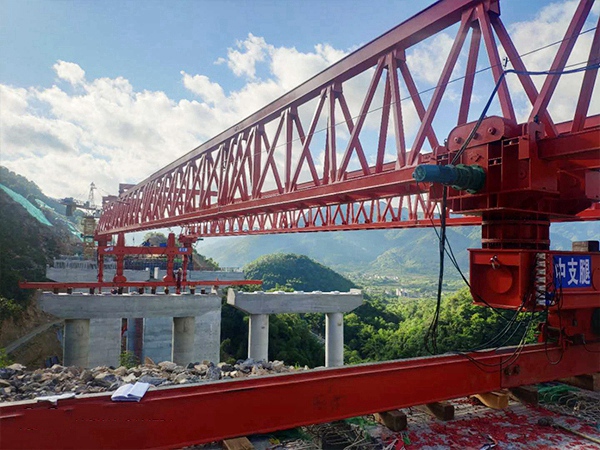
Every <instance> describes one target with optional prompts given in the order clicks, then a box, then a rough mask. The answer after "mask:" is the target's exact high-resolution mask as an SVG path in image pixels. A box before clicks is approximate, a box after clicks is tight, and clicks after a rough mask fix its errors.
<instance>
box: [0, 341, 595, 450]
mask: <svg viewBox="0 0 600 450" xmlns="http://www.w3.org/2000/svg"><path fill="white" fill-rule="evenodd" d="M598 351H600V343H596V344H589V345H588V346H587V348H585V347H584V346H582V345H581V346H572V347H568V348H567V349H566V350H564V351H563V350H561V349H559V348H556V347H553V346H550V347H549V348H545V347H544V345H534V346H527V347H525V348H524V349H523V350H522V351H521V352H520V354H518V358H517V359H516V361H515V358H513V357H512V355H513V354H514V349H510V348H505V349H501V350H498V351H495V352H480V353H471V354H469V356H470V357H471V358H473V359H474V361H476V363H474V362H472V361H470V360H469V359H467V358H466V357H465V356H462V355H445V356H439V357H431V358H415V359H408V360H401V361H393V362H387V363H378V364H365V365H359V366H352V367H345V368H338V369H325V370H314V371H309V372H304V373H299V374H285V375H275V376H267V377H258V378H249V379H244V380H239V381H238V380H235V381H224V382H218V383H208V384H201V385H195V386H187V387H178V388H165V389H157V390H154V391H150V392H148V393H147V394H146V396H145V397H144V399H143V400H142V401H141V402H140V403H114V402H111V401H110V398H109V396H108V395H99V396H87V397H85V398H80V399H70V400H60V401H59V402H58V405H57V406H52V405H50V404H49V403H46V402H42V403H37V404H36V403H33V402H24V403H17V404H4V405H1V406H0V430H2V432H1V433H0V445H1V446H2V448H20V449H39V448H46V449H78V450H80V449H87V448H106V449H109V448H114V449H122V448H138V449H143V448H180V447H184V446H189V445H194V444H200V443H206V442H212V441H217V440H220V439H225V438H231V437H235V436H244V435H248V434H254V433H267V432H272V431H276V430H282V429H288V428H293V427H297V426H300V425H308V424H313V423H320V422H329V421H334V420H340V419H344V418H347V417H354V416H359V415H363V414H370V413H374V412H379V411H389V410H393V409H396V408H403V407H408V406H412V405H418V404H424V403H431V402H436V401H441V400H448V399H452V398H457V397H462V396H466V395H470V394H476V393H481V392H489V391H493V390H497V389H501V388H509V387H515V386H520V385H524V384H531V383H536V382H542V381H550V380H553V379H556V378H562V377H567V376H573V375H579V374H584V373H592V372H597V371H599V370H600V359H598V358H597V357H595V356H592V355H596V354H597V352H598ZM590 352H596V353H590ZM557 361H559V362H557Z"/></svg>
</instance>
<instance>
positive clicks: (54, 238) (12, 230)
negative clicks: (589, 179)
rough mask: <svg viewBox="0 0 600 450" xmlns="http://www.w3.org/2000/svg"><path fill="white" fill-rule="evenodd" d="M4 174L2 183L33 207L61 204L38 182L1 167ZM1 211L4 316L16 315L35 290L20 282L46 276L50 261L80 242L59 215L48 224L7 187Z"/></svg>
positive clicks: (0, 268) (1, 315)
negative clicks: (35, 216) (27, 208)
mask: <svg viewBox="0 0 600 450" xmlns="http://www.w3.org/2000/svg"><path fill="white" fill-rule="evenodd" d="M0 175H1V178H0V183H1V184H3V185H4V186H6V187H9V188H10V189H11V190H13V191H15V192H17V193H18V194H20V195H22V196H23V197H25V198H26V199H27V200H24V201H25V203H27V201H28V202H29V203H31V206H28V207H29V208H30V209H34V210H35V209H36V200H41V201H42V202H44V203H46V204H53V206H56V207H57V208H58V207H59V206H60V205H58V203H56V202H54V201H52V199H49V198H48V197H46V196H45V195H43V194H42V192H41V191H40V189H39V188H38V187H37V186H36V185H35V184H34V183H31V182H29V181H27V180H26V179H25V178H23V177H21V176H19V175H17V174H15V173H13V172H10V171H8V170H7V169H6V168H4V167H0ZM26 206H27V205H26ZM0 211H1V212H2V220H0V274H1V276H0V297H1V298H2V300H1V302H0V320H1V319H3V318H6V317H8V316H10V315H14V313H15V312H18V311H19V310H20V309H21V307H22V306H24V305H25V304H26V303H27V299H28V298H29V296H30V294H31V291H25V290H22V289H20V288H19V287H18V282H19V281H20V280H29V281H43V280H45V279H46V278H45V275H46V264H48V263H49V262H51V261H52V258H53V257H55V256H58V255H59V254H61V253H68V252H71V251H73V249H74V248H75V247H74V246H75V245H76V244H77V243H76V241H75V240H74V239H73V236H72V234H71V232H70V231H69V229H68V227H67V226H66V225H64V224H63V223H61V222H60V221H57V220H56V216H55V215H48V216H47V219H48V220H49V222H47V223H51V225H44V224H42V223H40V221H39V220H38V219H36V218H34V216H32V215H31V214H30V213H29V212H27V210H26V208H25V207H24V206H23V205H22V204H20V203H18V202H16V201H14V200H13V199H12V198H11V197H10V196H9V195H8V194H7V193H6V192H5V191H4V190H0ZM37 212H38V214H43V212H42V211H37Z"/></svg>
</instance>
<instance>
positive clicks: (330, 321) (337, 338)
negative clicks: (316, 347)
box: [325, 312, 344, 367]
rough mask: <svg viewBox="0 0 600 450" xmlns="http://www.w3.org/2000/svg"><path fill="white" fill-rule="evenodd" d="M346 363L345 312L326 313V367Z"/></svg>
mask: <svg viewBox="0 0 600 450" xmlns="http://www.w3.org/2000/svg"><path fill="white" fill-rule="evenodd" d="M343 365H344V314H343V313H341V312H333V313H327V314H325V367H341V366H343Z"/></svg>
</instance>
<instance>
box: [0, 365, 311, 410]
mask: <svg viewBox="0 0 600 450" xmlns="http://www.w3.org/2000/svg"><path fill="white" fill-rule="evenodd" d="M307 369H308V367H306V366H305V367H304V368H295V367H293V366H286V365H285V364H284V363H283V362H282V361H272V362H269V361H254V360H252V359H247V360H245V361H241V360H240V361H238V362H237V363H236V364H227V363H219V364H216V365H215V364H213V363H212V362H209V361H203V362H202V363H190V364H188V365H187V366H186V367H183V366H179V365H177V364H175V363H174V362H171V361H163V362H161V363H158V364H153V363H151V362H149V363H147V364H143V365H141V366H136V367H132V368H130V369H128V368H126V367H123V366H121V367H117V368H114V367H105V366H101V367H95V368H93V369H82V368H79V367H65V366H61V365H58V364H55V365H54V366H52V367H51V368H48V369H37V370H34V371H28V370H27V368H26V367H25V366H22V365H21V364H13V365H11V366H8V367H6V368H3V369H0V402H10V401H18V400H27V399H35V398H36V397H41V396H46V395H58V394H63V393H67V392H74V393H75V394H90V393H95V392H110V391H114V390H116V389H117V388H118V387H119V386H121V385H123V384H126V383H135V382H136V381H140V382H145V383H150V384H151V385H152V386H173V385H180V384H191V383H203V382H208V381H216V380H221V379H232V378H244V377H252V376H260V375H269V374H273V373H288V372H296V371H299V370H307Z"/></svg>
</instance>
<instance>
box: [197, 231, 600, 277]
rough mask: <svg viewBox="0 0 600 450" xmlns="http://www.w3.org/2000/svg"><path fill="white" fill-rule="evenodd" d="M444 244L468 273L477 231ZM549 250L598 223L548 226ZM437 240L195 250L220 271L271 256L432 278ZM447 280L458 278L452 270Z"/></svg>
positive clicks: (418, 236) (214, 245)
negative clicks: (294, 256) (287, 255)
mask: <svg viewBox="0 0 600 450" xmlns="http://www.w3.org/2000/svg"><path fill="white" fill-rule="evenodd" d="M447 232H448V241H449V242H450V244H451V246H452V248H453V250H454V254H455V255H456V257H457V259H458V262H459V264H460V266H461V268H462V270H463V271H464V272H468V253H467V248H480V247H481V241H480V240H481V231H480V228H479V227H452V228H449V229H448V231H447ZM550 235H551V242H552V244H551V246H552V248H553V249H557V250H570V249H571V242H572V241H573V240H589V239H596V240H598V239H599V237H600V225H598V223H597V222H585V223H557V224H553V225H552V226H551V231H550ZM437 249H438V238H437V235H436V233H435V231H434V230H433V229H431V228H406V229H391V230H366V231H340V232H328V233H289V234H279V235H256V236H240V237H218V238H206V239H205V240H204V241H202V242H201V243H199V244H198V251H199V252H200V253H202V254H205V255H207V256H209V257H211V258H213V259H214V260H215V261H217V262H218V263H219V264H220V265H221V266H223V267H242V266H244V265H246V264H248V263H249V262H250V261H253V260H255V259H257V258H259V257H260V256H263V255H266V254H272V253H295V254H299V255H306V256H308V257H309V258H312V259H314V260H315V261H317V262H319V263H321V264H324V265H326V266H328V267H331V268H332V269H334V270H336V271H338V272H340V273H343V274H345V275H352V276H353V277H354V278H356V277H361V276H362V277H364V276H397V277H414V276H425V277H427V278H431V279H433V278H434V277H436V276H437V270H438V261H437V259H438V250H437ZM446 278H447V279H448V280H459V278H460V277H459V275H458V273H457V272H456V271H455V270H454V269H453V268H451V267H449V268H448V269H447V270H446Z"/></svg>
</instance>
